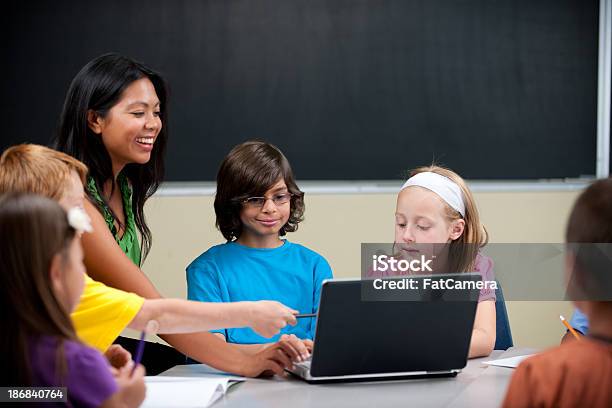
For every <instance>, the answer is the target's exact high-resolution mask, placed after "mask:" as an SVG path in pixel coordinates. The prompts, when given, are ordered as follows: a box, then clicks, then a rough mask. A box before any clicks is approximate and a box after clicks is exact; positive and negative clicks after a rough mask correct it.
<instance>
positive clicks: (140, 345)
mask: <svg viewBox="0 0 612 408" xmlns="http://www.w3.org/2000/svg"><path fill="white" fill-rule="evenodd" d="M145 335H146V331H145V330H143V331H142V334H141V335H140V341H139V342H138V348H137V349H136V358H135V359H134V367H133V368H132V374H134V370H136V367H138V364H140V362H141V361H142V354H143V352H144V345H145Z"/></svg>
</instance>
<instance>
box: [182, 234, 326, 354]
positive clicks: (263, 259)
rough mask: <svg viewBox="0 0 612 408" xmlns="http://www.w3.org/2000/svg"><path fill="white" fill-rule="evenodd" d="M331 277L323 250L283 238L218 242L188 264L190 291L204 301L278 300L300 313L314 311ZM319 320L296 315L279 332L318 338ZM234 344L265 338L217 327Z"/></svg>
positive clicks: (190, 296)
mask: <svg viewBox="0 0 612 408" xmlns="http://www.w3.org/2000/svg"><path fill="white" fill-rule="evenodd" d="M330 278H332V271H331V268H330V267H329V264H328V263H327V261H326V260H325V258H323V257H322V256H321V255H319V254H317V253H316V252H314V251H312V250H310V249H308V248H306V247H304V246H302V245H299V244H294V243H291V242H289V241H286V240H285V241H284V243H283V245H281V246H280V247H278V248H251V247H247V246H244V245H241V244H238V243H236V242H228V243H225V244H221V245H216V246H214V247H212V248H210V249H209V250H208V251H206V252H204V253H203V254H202V255H200V256H199V257H197V258H196V259H195V260H194V261H193V262H192V263H191V264H190V265H189V266H188V267H187V296H188V298H189V299H190V300H199V301H202V302H239V301H246V300H276V301H278V302H281V303H282V304H284V305H286V306H288V307H290V308H292V309H295V310H298V311H299V312H300V313H316V311H317V308H318V307H319V294H320V291H321V283H322V282H323V280H325V279H330ZM314 320H315V319H309V318H305V319H298V323H297V325H295V326H290V325H288V326H287V327H285V328H284V329H283V330H282V331H281V334H295V335H296V336H297V337H298V338H301V339H312V338H314V330H315V321H314ZM212 332H213V333H221V334H223V335H224V336H225V339H226V340H227V341H228V342H230V343H239V344H261V343H269V342H272V341H276V340H278V338H279V337H280V334H279V335H277V336H275V337H273V338H271V339H267V338H265V337H262V336H260V335H258V334H257V333H255V332H254V331H253V330H252V329H251V328H248V327H247V328H240V329H226V330H213V331H212Z"/></svg>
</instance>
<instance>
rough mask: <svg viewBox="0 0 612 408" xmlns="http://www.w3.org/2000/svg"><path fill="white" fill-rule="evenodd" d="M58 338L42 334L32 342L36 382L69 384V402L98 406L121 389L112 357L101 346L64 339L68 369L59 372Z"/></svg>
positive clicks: (31, 348) (74, 404) (33, 379)
mask: <svg viewBox="0 0 612 408" xmlns="http://www.w3.org/2000/svg"><path fill="white" fill-rule="evenodd" d="M57 345H58V340H57V338H55V337H52V336H42V337H39V338H37V339H33V340H31V342H30V364H31V370H32V386H34V387H67V393H68V406H72V407H98V406H100V405H101V404H102V403H103V402H104V401H105V400H107V399H108V398H109V397H110V396H111V395H113V394H114V393H115V392H117V390H118V386H117V383H116V382H115V378H114V377H113V375H112V373H111V371H110V365H109V363H108V361H106V359H105V358H104V356H102V354H100V352H98V351H97V350H95V349H93V348H90V347H87V346H85V345H84V344H81V343H77V342H74V341H70V340H65V341H64V342H63V346H64V357H65V359H66V372H65V374H64V377H63V381H62V378H58V377H57V376H56V372H55V371H56V370H55V364H56V356H57Z"/></svg>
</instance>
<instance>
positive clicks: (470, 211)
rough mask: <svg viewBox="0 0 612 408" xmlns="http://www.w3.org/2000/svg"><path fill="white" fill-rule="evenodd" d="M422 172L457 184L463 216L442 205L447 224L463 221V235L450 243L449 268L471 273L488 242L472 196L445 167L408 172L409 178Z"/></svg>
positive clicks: (417, 169) (452, 172) (459, 179)
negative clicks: (462, 205) (463, 211)
mask: <svg viewBox="0 0 612 408" xmlns="http://www.w3.org/2000/svg"><path fill="white" fill-rule="evenodd" d="M424 172H431V173H436V174H439V175H440V176H444V177H446V178H448V179H450V180H451V181H453V182H454V183H455V184H457V185H458V186H459V188H460V189H461V194H462V195H463V204H464V205H465V216H462V215H461V214H460V213H459V212H458V211H457V210H455V209H453V208H451V206H450V205H448V204H446V202H445V203H444V204H445V213H444V215H445V216H446V219H447V220H448V221H449V222H452V221H455V220H458V219H463V220H464V221H465V228H464V230H463V234H461V236H460V237H459V238H457V239H456V240H454V241H452V242H451V243H450V247H449V260H450V261H451V264H450V265H449V267H450V268H451V269H450V271H455V272H471V271H473V270H474V263H475V261H476V256H477V255H478V251H479V250H480V248H482V247H484V246H485V245H486V244H487V243H488V242H489V234H488V233H487V229H486V228H485V226H484V225H483V224H482V223H481V222H480V215H479V214H478V208H477V207H476V201H475V200H474V196H473V195H472V192H471V191H470V189H469V188H468V186H467V184H466V183H465V180H463V179H462V178H461V176H459V175H458V174H457V173H455V172H454V171H452V170H450V169H447V168H445V167H441V166H436V165H431V166H424V167H418V168H416V169H414V170H412V171H410V177H412V176H414V175H416V174H419V173H424Z"/></svg>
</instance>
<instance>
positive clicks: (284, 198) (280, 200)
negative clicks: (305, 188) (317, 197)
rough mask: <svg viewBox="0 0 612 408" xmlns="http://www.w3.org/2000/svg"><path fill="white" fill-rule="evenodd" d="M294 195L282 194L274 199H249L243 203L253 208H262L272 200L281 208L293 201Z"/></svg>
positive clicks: (276, 195)
mask: <svg viewBox="0 0 612 408" xmlns="http://www.w3.org/2000/svg"><path fill="white" fill-rule="evenodd" d="M291 197H293V194H291V193H281V194H275V195H274V196H273V197H271V198H268V197H249V198H245V199H244V200H243V201H242V202H243V203H244V204H245V205H247V206H249V207H251V208H261V207H263V206H264V205H265V204H266V201H268V200H272V202H273V203H274V205H275V206H277V207H279V206H281V205H283V204H287V203H288V202H289V200H291Z"/></svg>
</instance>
